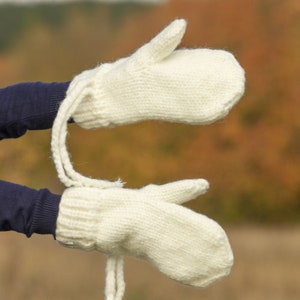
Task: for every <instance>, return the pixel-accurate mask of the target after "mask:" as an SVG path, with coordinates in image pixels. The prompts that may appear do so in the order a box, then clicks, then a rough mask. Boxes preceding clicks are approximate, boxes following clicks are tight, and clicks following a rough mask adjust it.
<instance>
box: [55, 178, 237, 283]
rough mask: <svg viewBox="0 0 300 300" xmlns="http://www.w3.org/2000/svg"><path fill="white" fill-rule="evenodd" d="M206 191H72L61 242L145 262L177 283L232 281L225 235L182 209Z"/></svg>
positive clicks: (199, 182) (60, 224)
mask: <svg viewBox="0 0 300 300" xmlns="http://www.w3.org/2000/svg"><path fill="white" fill-rule="evenodd" d="M207 189H208V182H207V181H206V180H204V179H196V180H181V181H177V182H172V183H168V184H165V185H161V186H158V185H148V186H146V187H144V188H142V189H137V190H134V189H125V188H120V187H115V188H104V189H101V188H93V187H72V188H68V189H66V190H65V192H64V194H63V196H62V200H61V204H60V208H59V215H58V220H57V229H56V238H57V240H58V241H59V242H61V243H62V244H63V245H65V246H67V247H72V248H77V249H82V250H98V251H101V252H103V253H106V254H108V255H110V256H121V255H131V256H134V257H137V258H141V259H144V260H146V261H148V262H149V263H151V264H152V265H154V266H155V267H156V268H157V269H158V270H160V271H161V272H162V273H164V274H165V275H167V276H168V277H170V278H172V279H174V280H177V281H179V282H181V283H184V284H188V285H192V286H197V287H204V286H207V285H208V284H210V283H212V282H214V281H216V280H218V279H220V278H222V277H223V276H226V275H228V273H229V272H230V269H231V266H232V264H233V254H232V251H231V247H230V244H229V242H228V239H227V236H226V233H225V232H224V230H223V229H222V228H221V227H220V226H219V225H218V224H217V223H216V222H215V221H213V220H211V219H209V218H208V217H206V216H204V215H202V214H198V213H195V212H194V211H192V210H190V209H188V208H185V207H183V206H181V205H180V204H183V203H185V202H187V201H189V200H191V199H193V198H196V197H197V196H199V195H202V194H204V193H205V192H206V191H207Z"/></svg>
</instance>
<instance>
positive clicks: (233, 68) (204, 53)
mask: <svg viewBox="0 0 300 300" xmlns="http://www.w3.org/2000/svg"><path fill="white" fill-rule="evenodd" d="M185 30H186V21H185V20H175V21H173V22H172V23H171V24H170V25H169V26H168V27H166V28H165V29H164V30H163V31H162V32H160V33H159V34H158V35H157V36H156V37H154V38H153V39H152V40H151V41H150V42H149V43H147V44H145V45H144V46H142V47H141V48H140V49H138V50H137V51H136V52H135V53H134V54H132V55H131V56H129V57H126V58H123V59H120V60H117V61H116V62H113V63H106V64H102V65H100V66H98V67H96V68H94V69H92V70H88V71H84V72H82V73H81V74H79V75H77V76H76V77H75V78H74V79H73V81H72V82H71V84H70V87H69V89H68V91H67V98H72V99H73V100H72V101H75V99H77V100H76V101H78V102H79V105H78V107H77V109H76V110H75V112H74V113H73V115H72V117H73V119H74V120H75V122H76V123H78V124H79V125H80V126H81V127H84V128H87V129H90V128H100V127H113V126H118V125H124V124H129V123H135V122H139V121H144V120H162V121H170V122H180V123H189V124H207V123H212V122H214V121H216V120H218V119H220V118H223V117H225V116H226V115H227V114H228V112H229V111H230V109H231V108H232V107H233V106H234V105H235V104H236V103H237V102H238V101H239V99H240V98H241V96H242V95H243V93H244V85H245V75H244V70H243V69H242V68H241V66H240V65H239V63H238V62H237V60H236V59H235V58H234V56H233V55H232V54H230V53H229V52H226V51H223V50H211V49H179V50H175V49H176V47H177V46H178V45H179V43H180V42H181V39H182V37H183V35H184V33H185Z"/></svg>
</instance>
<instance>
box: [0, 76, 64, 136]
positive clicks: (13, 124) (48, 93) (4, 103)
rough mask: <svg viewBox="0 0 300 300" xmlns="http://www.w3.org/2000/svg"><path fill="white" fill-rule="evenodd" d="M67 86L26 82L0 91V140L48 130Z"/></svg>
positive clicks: (56, 83)
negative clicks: (31, 131)
mask: <svg viewBox="0 0 300 300" xmlns="http://www.w3.org/2000/svg"><path fill="white" fill-rule="evenodd" d="M69 84H70V82H52V83H44V82H26V83H19V84H16V85H12V86H8V87H6V88H2V89H0V140H2V139H5V138H17V137H20V136H22V135H24V134H25V133H26V131H27V130H38V129H49V128H51V127H52V125H53V122H54V119H55V117H56V114H57V111H58V108H59V105H60V103H61V102H62V101H63V99H64V98H65V95H66V91H67V89H68V87H69Z"/></svg>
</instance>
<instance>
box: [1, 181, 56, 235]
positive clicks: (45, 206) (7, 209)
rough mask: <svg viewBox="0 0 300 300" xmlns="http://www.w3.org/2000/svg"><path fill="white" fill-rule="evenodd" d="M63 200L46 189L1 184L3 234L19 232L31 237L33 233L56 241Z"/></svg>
mask: <svg viewBox="0 0 300 300" xmlns="http://www.w3.org/2000/svg"><path fill="white" fill-rule="evenodd" d="M60 199H61V196H60V195H56V194H53V193H51V192H50V191H49V190H47V189H41V190H35V189H31V188H28V187H26V186H22V185H18V184H14V183H10V182H6V181H0V231H9V230H12V231H16V232H20V233H24V234H25V235H26V236H28V237H30V236H31V235H32V234H33V233H39V234H52V235H53V236H54V237H55V230H56V220H57V215H58V207H59V203H60Z"/></svg>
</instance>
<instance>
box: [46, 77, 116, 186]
mask: <svg viewBox="0 0 300 300" xmlns="http://www.w3.org/2000/svg"><path fill="white" fill-rule="evenodd" d="M88 94H89V90H88V89H87V88H85V87H84V86H83V84H81V82H79V84H75V86H74V85H73V86H72V90H71V92H70V93H69V94H67V97H66V98H65V99H64V101H63V102H62V103H61V105H60V107H59V110H58V113H57V116H56V118H55V121H54V124H53V129H52V141H51V147H52V156H53V161H54V164H55V166H56V170H57V173H58V177H59V179H60V181H61V182H62V183H63V184H64V185H65V186H66V187H70V186H86V187H88V186H90V187H99V188H108V187H116V186H122V184H121V183H120V181H117V182H110V181H106V180H98V179H92V178H88V177H85V176H83V175H81V174H80V173H78V172H76V171H75V170H74V168H73V165H72V163H71V161H70V157H69V153H68V150H67V146H66V138H67V124H68V120H69V119H70V118H71V116H72V115H73V113H74V112H75V110H76V108H77V106H78V105H79V103H80V101H82V99H84V97H85V96H87V95H88Z"/></svg>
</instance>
